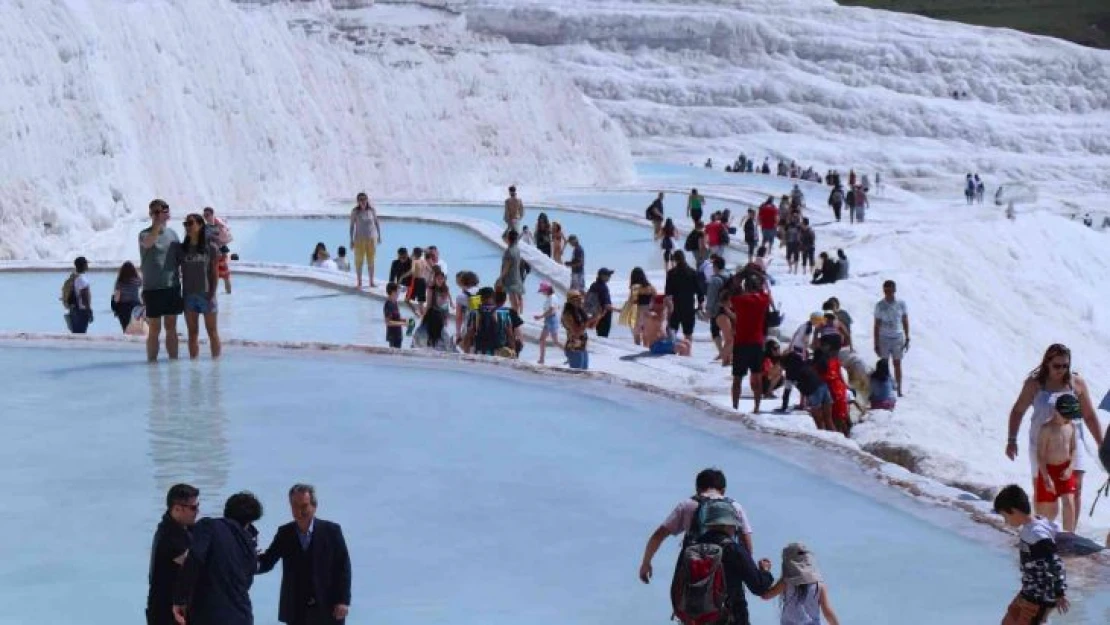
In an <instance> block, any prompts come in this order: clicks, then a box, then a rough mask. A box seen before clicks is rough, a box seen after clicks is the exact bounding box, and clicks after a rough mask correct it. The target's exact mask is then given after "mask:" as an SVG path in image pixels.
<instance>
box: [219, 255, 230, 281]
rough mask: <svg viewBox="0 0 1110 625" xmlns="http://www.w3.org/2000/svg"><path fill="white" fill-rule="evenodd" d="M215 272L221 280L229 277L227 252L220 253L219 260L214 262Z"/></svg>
mask: <svg viewBox="0 0 1110 625" xmlns="http://www.w3.org/2000/svg"><path fill="white" fill-rule="evenodd" d="M216 272H217V274H218V275H219V278H220V279H221V280H225V279H227V278H229V277H231V267H230V266H229V265H228V262H227V254H220V260H219V262H217V263H216Z"/></svg>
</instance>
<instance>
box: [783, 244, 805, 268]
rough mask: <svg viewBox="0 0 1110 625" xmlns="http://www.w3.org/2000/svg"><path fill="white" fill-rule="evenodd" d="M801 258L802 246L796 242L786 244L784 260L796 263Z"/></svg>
mask: <svg viewBox="0 0 1110 625" xmlns="http://www.w3.org/2000/svg"><path fill="white" fill-rule="evenodd" d="M801 258H802V246H801V245H799V244H797V243H787V244H786V262H788V263H796V262H798V261H799V260H801Z"/></svg>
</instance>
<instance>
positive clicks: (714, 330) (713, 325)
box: [709, 315, 721, 339]
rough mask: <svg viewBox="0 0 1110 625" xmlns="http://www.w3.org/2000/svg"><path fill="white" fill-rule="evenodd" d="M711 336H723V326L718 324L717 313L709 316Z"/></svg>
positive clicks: (717, 337)
mask: <svg viewBox="0 0 1110 625" xmlns="http://www.w3.org/2000/svg"><path fill="white" fill-rule="evenodd" d="M709 336H710V337H711V338H714V339H719V338H721V327H720V326H718V325H717V315H713V316H712V317H710V318H709Z"/></svg>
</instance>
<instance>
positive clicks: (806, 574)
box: [763, 543, 840, 625]
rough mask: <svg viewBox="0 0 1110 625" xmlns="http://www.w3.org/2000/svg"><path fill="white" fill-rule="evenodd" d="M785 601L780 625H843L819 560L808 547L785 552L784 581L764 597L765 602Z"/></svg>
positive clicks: (798, 546)
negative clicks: (777, 598) (819, 565)
mask: <svg viewBox="0 0 1110 625" xmlns="http://www.w3.org/2000/svg"><path fill="white" fill-rule="evenodd" d="M778 596H781V597H782V614H781V616H780V619H779V623H781V625H821V624H822V621H821V615H822V614H823V615H824V616H825V620H827V621H828V622H829V625H840V620H839V619H838V618H837V617H836V612H834V611H833V609H832V602H831V601H830V600H829V589H828V587H827V586H825V584H824V583H823V581H822V579H821V571H819V570H818V569H817V560H816V559H815V558H814V556H813V552H811V551H810V550H809V549H808V548H806V546H805V545H803V544H801V543H790V544H789V545H787V546H786V547H785V548H784V549H783V550H782V577H781V578H780V579H779V581H777V582H775V585H774V586H771V589H770V590H768V591H767V592H765V593H763V598H764V599H773V598H775V597H778Z"/></svg>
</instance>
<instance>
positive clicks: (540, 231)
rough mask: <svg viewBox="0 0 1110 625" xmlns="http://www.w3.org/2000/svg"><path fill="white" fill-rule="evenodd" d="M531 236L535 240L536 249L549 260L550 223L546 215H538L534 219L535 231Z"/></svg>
mask: <svg viewBox="0 0 1110 625" xmlns="http://www.w3.org/2000/svg"><path fill="white" fill-rule="evenodd" d="M532 236H533V237H534V238H535V240H536V243H535V245H536V249H538V250H539V251H541V252H543V254H544V256H547V257H548V258H551V221H550V220H548V218H547V213H540V215H539V217H537V218H536V231H535V233H533V235H532Z"/></svg>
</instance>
